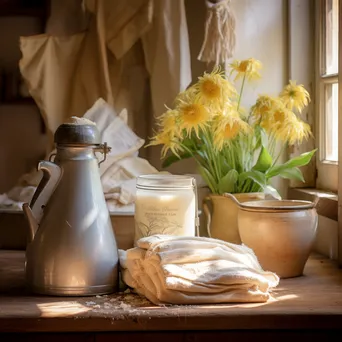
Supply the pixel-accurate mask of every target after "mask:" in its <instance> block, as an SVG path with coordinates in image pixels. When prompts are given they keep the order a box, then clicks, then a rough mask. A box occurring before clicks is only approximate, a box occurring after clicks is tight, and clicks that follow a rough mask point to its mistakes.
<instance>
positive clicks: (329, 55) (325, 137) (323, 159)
mask: <svg viewBox="0 0 342 342" xmlns="http://www.w3.org/2000/svg"><path fill="white" fill-rule="evenodd" d="M338 3H339V1H338V0H319V1H317V4H318V6H317V17H316V18H317V21H316V23H317V24H318V25H317V26H316V27H317V31H316V33H317V35H318V36H317V38H318V40H317V41H318V46H317V54H316V56H317V64H316V66H317V69H316V70H317V72H316V77H317V78H316V99H317V107H316V111H317V119H318V120H317V121H316V122H317V123H318V125H317V126H318V132H317V137H318V141H317V142H318V147H319V153H318V158H317V170H318V175H317V187H318V188H322V189H327V190H333V191H337V184H338V182H337V177H338V169H337V163H338V145H339V142H338V54H339V52H338V44H339V39H338V25H339V20H338V6H339V4H338Z"/></svg>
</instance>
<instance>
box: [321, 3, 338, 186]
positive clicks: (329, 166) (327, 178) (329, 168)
mask: <svg viewBox="0 0 342 342" xmlns="http://www.w3.org/2000/svg"><path fill="white" fill-rule="evenodd" d="M341 2H342V1H341V0H339V12H341ZM324 3H325V0H316V2H315V5H316V6H315V7H316V8H315V22H316V25H315V37H316V42H318V44H316V51H315V55H316V58H315V70H316V72H315V83H316V87H315V95H316V96H315V99H316V101H315V102H316V106H315V107H316V108H315V109H316V110H315V111H316V122H317V125H316V137H317V138H316V139H317V140H316V142H317V147H318V158H316V168H317V179H316V187H317V188H318V189H324V190H328V191H333V192H337V191H338V173H339V167H338V162H336V161H330V160H327V159H326V156H325V153H326V139H325V138H326V108H325V107H326V102H325V100H324V97H325V92H326V85H327V84H334V83H337V84H338V83H339V74H338V73H337V74H336V73H334V74H328V75H325V74H324V73H325V57H326V56H325V54H324V47H325V43H324V42H325V31H324V25H325V19H326V17H325V10H324ZM340 22H341V19H340V15H339V23H340ZM339 32H340V30H339ZM339 36H341V35H339ZM339 42H340V40H339ZM339 45H340V43H339ZM339 63H340V58H339ZM339 93H340V89H339ZM339 116H340V115H339ZM339 121H340V120H339ZM338 136H339V134H338ZM338 145H340V140H339V142H338ZM339 150H340V148H339ZM339 154H340V151H339Z"/></svg>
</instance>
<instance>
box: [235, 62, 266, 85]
mask: <svg viewBox="0 0 342 342" xmlns="http://www.w3.org/2000/svg"><path fill="white" fill-rule="evenodd" d="M230 67H231V68H232V71H231V74H232V73H233V72H236V76H235V80H237V79H239V78H243V77H246V78H247V80H249V81H250V80H254V79H259V78H260V77H261V76H260V73H259V70H260V69H261V68H262V64H261V62H260V61H258V60H257V59H254V58H249V59H245V60H243V61H238V60H235V61H234V62H233V63H231V64H230Z"/></svg>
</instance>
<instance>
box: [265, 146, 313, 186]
mask: <svg viewBox="0 0 342 342" xmlns="http://www.w3.org/2000/svg"><path fill="white" fill-rule="evenodd" d="M316 151H317V149H314V150H312V151H310V152H305V153H303V154H301V155H300V156H297V157H294V158H292V159H290V160H288V161H287V162H286V163H284V164H282V165H276V166H274V167H272V168H271V169H270V170H269V171H268V172H267V173H266V177H267V179H270V178H272V177H275V176H278V175H279V174H280V173H282V172H283V171H286V170H289V169H292V168H294V167H300V166H304V165H307V164H308V163H309V162H310V160H311V158H312V157H313V155H314V154H315V152H316Z"/></svg>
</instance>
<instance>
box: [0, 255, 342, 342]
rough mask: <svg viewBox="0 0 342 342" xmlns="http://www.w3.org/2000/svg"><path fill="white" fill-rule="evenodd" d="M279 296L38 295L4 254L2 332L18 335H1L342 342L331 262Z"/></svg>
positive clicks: (340, 294)
mask: <svg viewBox="0 0 342 342" xmlns="http://www.w3.org/2000/svg"><path fill="white" fill-rule="evenodd" d="M273 295H274V300H272V301H269V302H268V303H264V304H260V303H259V304H256V303H255V304H231V305H227V304H223V305H198V306H195V305H192V306H165V307H156V306H154V305H152V304H151V303H149V302H148V301H147V300H145V299H142V298H140V297H138V296H136V295H134V294H132V293H119V294H113V295H109V296H100V297H99V296H98V297H78V298H75V297H74V298H70V297H69V298H68V297H63V298H61V297H47V296H36V295H31V294H30V293H28V292H27V290H26V289H25V283H24V253H23V252H18V251H0V332H1V333H13V332H15V333H19V334H11V335H7V334H6V335H4V337H5V338H1V335H0V341H6V342H7V341H12V340H16V341H21V340H23V341H24V340H25V341H32V340H35V341H36V340H37V341H48V342H53V341H54V339H56V340H57V339H58V340H62V341H69V340H70V341H98V342H106V341H112V340H113V337H114V336H115V341H125V342H126V341H127V340H130V338H133V339H136V338H137V337H138V336H139V339H140V340H141V341H147V340H148V341H151V342H153V341H162V342H168V341H173V342H177V341H202V340H203V341H204V340H206V341H207V339H208V338H209V339H213V338H216V339H220V340H225V339H226V338H228V337H229V339H230V340H229V341H235V340H238V341H240V342H241V341H247V340H248V341H251V338H258V339H259V338H260V339H262V341H271V340H272V341H274V338H276V339H277V341H276V342H279V341H282V340H284V341H285V340H287V341H288V340H293V339H295V340H296V338H300V339H301V341H306V340H307V339H309V338H310V339H311V341H315V340H316V339H318V338H319V339H320V341H321V342H322V341H328V340H329V341H330V338H332V336H331V335H332V334H337V333H341V335H340V339H339V340H341V338H342V337H341V336H342V271H341V270H340V269H338V268H337V265H336V264H335V263H333V262H332V261H330V260H328V259H326V258H323V257H320V256H312V257H311V258H310V260H309V261H308V263H307V266H306V269H305V276H303V277H298V278H293V279H284V280H282V281H281V282H280V285H279V286H278V288H277V289H276V290H275V291H274V293H273ZM23 333H31V334H29V335H25V334H23ZM52 333H53V334H52ZM60 333H63V338H61V335H60ZM75 333H77V334H75ZM47 335H48V337H47ZM28 336H29V338H30V339H28ZM303 338H304V339H303ZM291 342H292V341H291Z"/></svg>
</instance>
